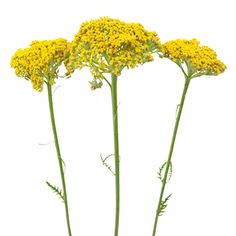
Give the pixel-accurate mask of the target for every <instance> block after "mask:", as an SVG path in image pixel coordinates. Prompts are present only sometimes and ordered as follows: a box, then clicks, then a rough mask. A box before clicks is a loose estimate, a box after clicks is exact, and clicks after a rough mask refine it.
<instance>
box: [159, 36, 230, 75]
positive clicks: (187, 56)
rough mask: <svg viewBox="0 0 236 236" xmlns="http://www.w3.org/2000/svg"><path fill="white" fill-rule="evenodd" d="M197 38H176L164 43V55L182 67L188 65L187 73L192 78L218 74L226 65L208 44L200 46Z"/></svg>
mask: <svg viewBox="0 0 236 236" xmlns="http://www.w3.org/2000/svg"><path fill="white" fill-rule="evenodd" d="M199 44H200V43H199V41H198V40H196V39H192V40H186V39H176V40H171V41H169V42H166V43H164V44H163V45H162V52H163V57H166V58H169V59H171V60H172V61H174V62H175V63H176V64H178V66H180V67H181V69H182V71H183V72H185V71H184V68H183V67H182V65H183V64H185V65H186V66H187V72H185V75H188V76H190V77H191V78H194V77H199V76H201V75H218V74H220V73H223V72H224V71H225V69H226V66H225V64H224V63H223V62H221V61H220V60H219V59H217V54H216V53H215V52H214V51H213V50H212V49H211V48H209V47H207V46H200V45H199Z"/></svg>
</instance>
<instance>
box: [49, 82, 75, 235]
mask: <svg viewBox="0 0 236 236" xmlns="http://www.w3.org/2000/svg"><path fill="white" fill-rule="evenodd" d="M47 89H48V102H49V109H50V117H51V123H52V131H53V135H54V142H55V147H56V151H57V157H58V164H59V168H60V174H61V182H62V189H63V198H64V205H65V212H66V222H67V228H68V235H69V236H71V235H72V234H71V228H70V218H69V207H68V201H67V193H66V181H65V175H64V170H63V161H62V158H61V152H60V146H59V141H58V136H57V129H56V123H55V117H54V109H53V100H52V87H51V85H50V84H48V83H47Z"/></svg>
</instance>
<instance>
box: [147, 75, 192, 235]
mask: <svg viewBox="0 0 236 236" xmlns="http://www.w3.org/2000/svg"><path fill="white" fill-rule="evenodd" d="M190 79H191V78H189V77H186V81H185V85H184V89H183V93H182V97H181V102H180V105H179V110H178V114H177V117H176V122H175V128H174V132H173V136H172V141H171V145H170V151H169V155H168V159H167V162H166V169H165V175H164V178H163V181H162V188H161V192H160V197H159V202H158V207H157V211H156V217H155V221H154V226H153V232H152V236H155V235H156V228H157V222H158V217H159V215H160V214H159V213H160V207H161V203H162V199H163V195H164V190H165V186H166V180H167V177H168V172H169V168H170V165H171V157H172V153H173V150H174V145H175V139H176V135H177V131H178V127H179V121H180V117H181V113H182V110H183V106H184V101H185V96H186V93H187V90H188V87H189V84H190Z"/></svg>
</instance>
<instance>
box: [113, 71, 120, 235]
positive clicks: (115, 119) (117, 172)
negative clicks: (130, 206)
mask: <svg viewBox="0 0 236 236" xmlns="http://www.w3.org/2000/svg"><path fill="white" fill-rule="evenodd" d="M111 79H112V81H111V98H112V117H113V133H114V153H115V184H116V216H115V234H114V235H115V236H118V233H119V216H120V155H119V135H118V106H117V76H116V75H114V74H112V75H111Z"/></svg>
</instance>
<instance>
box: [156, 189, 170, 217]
mask: <svg viewBox="0 0 236 236" xmlns="http://www.w3.org/2000/svg"><path fill="white" fill-rule="evenodd" d="M171 195H172V193H171V194H169V195H168V196H167V197H166V198H165V199H164V200H162V201H161V204H160V207H159V209H158V215H159V216H162V215H163V214H164V213H165V210H166V207H167V202H168V201H169V200H170V197H171Z"/></svg>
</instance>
